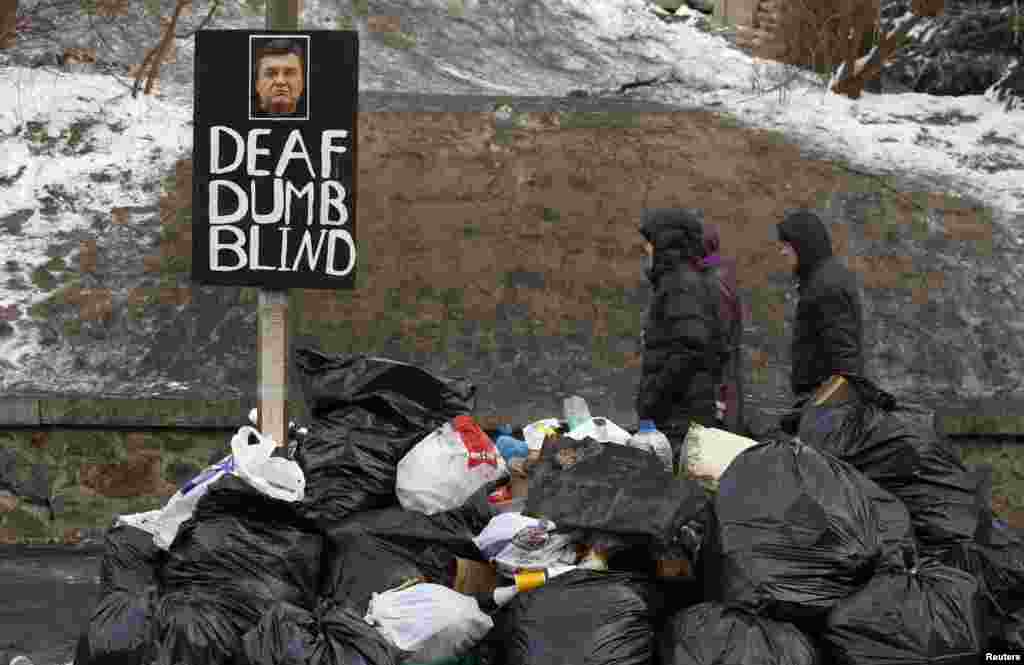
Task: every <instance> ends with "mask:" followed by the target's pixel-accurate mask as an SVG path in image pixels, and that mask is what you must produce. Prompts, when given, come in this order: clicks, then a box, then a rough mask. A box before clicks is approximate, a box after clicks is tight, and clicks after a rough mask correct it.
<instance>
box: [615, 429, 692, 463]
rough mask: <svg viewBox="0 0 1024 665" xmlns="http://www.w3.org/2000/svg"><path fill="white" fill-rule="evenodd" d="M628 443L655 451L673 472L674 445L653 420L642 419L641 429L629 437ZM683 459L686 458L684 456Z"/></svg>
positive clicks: (641, 448)
mask: <svg viewBox="0 0 1024 665" xmlns="http://www.w3.org/2000/svg"><path fill="white" fill-rule="evenodd" d="M628 445H630V446H632V447H634V448H639V449H640V450H648V451H650V452H652V453H654V454H655V455H657V456H658V459H660V460H661V463H662V464H663V465H664V466H665V470H666V471H668V472H669V473H672V471H673V467H672V445H671V444H670V443H669V441H668V437H666V436H665V435H664V434H662V433H661V432H659V431H658V428H657V427H655V426H654V421H653V420H641V421H640V429H639V430H637V433H636V434H634V435H633V436H631V437H629V444H628ZM682 459H686V458H685V457H682Z"/></svg>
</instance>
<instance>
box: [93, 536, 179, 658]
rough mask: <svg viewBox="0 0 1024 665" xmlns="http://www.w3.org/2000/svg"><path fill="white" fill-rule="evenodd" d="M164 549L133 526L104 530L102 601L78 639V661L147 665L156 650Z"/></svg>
mask: <svg viewBox="0 0 1024 665" xmlns="http://www.w3.org/2000/svg"><path fill="white" fill-rule="evenodd" d="M163 561H164V551H163V550H161V549H160V548H159V547H157V546H156V545H155V544H154V543H153V535H152V534H150V533H147V532H146V531H143V530H141V529H137V528H135V527H133V526H128V525H119V526H115V527H111V528H110V529H108V530H107V532H106V534H104V551H103V557H102V559H100V600H99V602H98V603H97V605H96V608H95V609H94V610H93V614H92V617H91V618H90V620H89V624H88V626H87V627H86V629H85V631H83V634H82V635H81V637H80V638H79V640H78V645H77V647H76V655H75V663H77V664H78V665H92V664H96V665H99V664H101V663H102V664H106V663H110V664H111V665H143V663H146V662H147V660H146V659H147V658H149V657H151V655H152V649H153V641H152V631H153V625H152V621H153V613H154V611H155V603H156V598H157V585H158V579H159V573H160V568H161V566H162V565H163Z"/></svg>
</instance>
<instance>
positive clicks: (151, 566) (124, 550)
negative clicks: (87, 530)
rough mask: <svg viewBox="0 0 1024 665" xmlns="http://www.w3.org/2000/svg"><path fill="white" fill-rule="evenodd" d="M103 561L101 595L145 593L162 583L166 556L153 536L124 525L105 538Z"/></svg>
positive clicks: (113, 528) (110, 530)
mask: <svg viewBox="0 0 1024 665" xmlns="http://www.w3.org/2000/svg"><path fill="white" fill-rule="evenodd" d="M103 543H104V550H103V558H102V559H101V560H100V592H101V593H102V594H103V595H106V594H108V593H111V592H113V591H141V590H143V589H145V588H146V587H150V586H154V585H156V584H157V583H158V575H159V572H160V568H161V567H162V565H163V563H164V556H165V553H164V551H163V550H162V549H160V548H159V547H157V546H156V544H155V543H154V542H153V534H151V533H149V532H146V531H143V530H142V529H137V528H135V527H133V526H128V525H120V526H115V527H112V528H110V529H108V530H107V532H106V534H104V537H103Z"/></svg>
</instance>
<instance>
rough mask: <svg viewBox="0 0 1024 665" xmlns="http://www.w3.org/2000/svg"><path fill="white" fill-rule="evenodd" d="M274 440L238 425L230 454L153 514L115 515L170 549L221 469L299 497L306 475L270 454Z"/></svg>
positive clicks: (282, 495) (275, 494)
mask: <svg viewBox="0 0 1024 665" xmlns="http://www.w3.org/2000/svg"><path fill="white" fill-rule="evenodd" d="M275 448H276V444H275V443H274V441H273V439H271V438H270V437H264V436H260V434H259V432H257V431H256V430H255V429H254V428H252V427H248V426H246V427H242V428H241V429H239V430H238V432H237V433H236V434H235V436H234V437H232V439H231V451H232V454H231V455H228V456H227V457H225V458H224V459H222V460H221V461H219V462H217V463H216V464H214V465H212V466H209V467H207V468H206V469H205V470H204V471H203V472H202V473H200V474H199V475H198V476H196V477H195V478H193V479H192V480H190V481H188V482H187V483H185V484H184V485H182V487H181V489H180V490H178V491H177V492H175V494H174V496H172V497H171V498H170V499H168V501H167V503H166V504H164V507H163V509H161V510H160V514H159V515H158V516H156V517H155V518H154V517H153V516H151V515H150V516H148V517H146V518H145V519H143V518H142V517H140V515H143V516H144V515H146V513H141V514H140V515H135V516H132V515H127V516H124V517H121V518H119V519H120V520H123V521H124V522H125V523H128V524H131V523H132V522H139V523H142V524H144V525H145V526H142V527H140V528H142V529H143V530H145V531H147V532H149V533H152V534H153V544H155V545H156V546H157V547H159V548H160V549H164V550H167V549H170V547H171V544H172V543H173V542H174V539H175V537H176V536H177V535H178V529H179V528H181V525H182V524H184V523H185V521H186V520H188V519H189V518H190V517H192V513H193V512H195V508H196V504H197V503H199V499H201V498H202V497H203V495H205V494H206V490H207V489H208V488H209V487H210V485H212V484H213V483H215V482H217V481H218V480H220V478H221V477H222V476H223V475H224V474H225V473H233V474H235V475H236V476H238V477H239V478H242V479H243V480H245V481H246V482H247V483H249V484H250V485H251V486H253V487H254V488H256V489H257V490H259V491H260V492H261V493H263V494H265V495H267V496H269V497H271V498H273V499H279V500H281V501H289V502H293V501H301V500H302V498H303V496H304V495H305V486H306V477H305V475H304V474H303V473H302V468H301V467H300V466H299V465H298V464H296V463H295V462H293V461H291V460H287V459H284V458H281V457H271V455H273V454H274V450H275Z"/></svg>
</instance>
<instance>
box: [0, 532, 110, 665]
mask: <svg viewBox="0 0 1024 665" xmlns="http://www.w3.org/2000/svg"><path fill="white" fill-rule="evenodd" d="M99 574H100V552H99V551H98V550H96V549H95V548H89V549H77V548H70V547H69V548H61V547H47V548H42V547H39V548H35V547H33V548H27V547H16V546H15V547H11V546H4V547H0V665H7V664H8V663H10V662H11V659H13V658H14V657H15V656H20V655H24V656H28V657H29V658H30V659H31V660H32V662H33V664H34V665H64V664H65V663H68V662H70V661H71V660H72V659H73V658H74V651H75V643H76V642H77V640H78V636H79V635H80V633H81V631H82V629H83V628H84V627H85V626H86V625H87V624H88V621H89V617H90V615H91V614H92V610H93V607H94V606H95V604H96V601H97V600H98V599H99V589H100V587H99V581H100V580H99Z"/></svg>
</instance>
